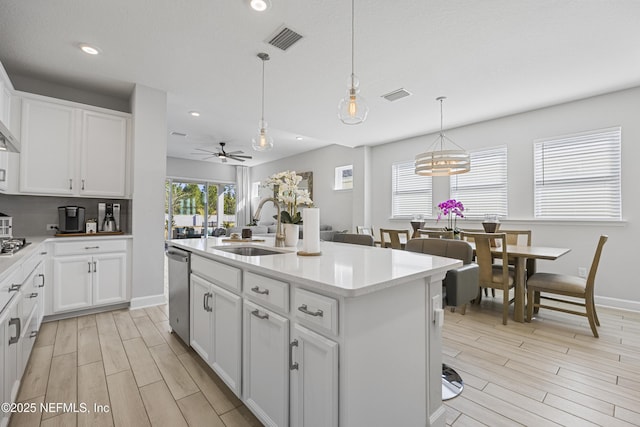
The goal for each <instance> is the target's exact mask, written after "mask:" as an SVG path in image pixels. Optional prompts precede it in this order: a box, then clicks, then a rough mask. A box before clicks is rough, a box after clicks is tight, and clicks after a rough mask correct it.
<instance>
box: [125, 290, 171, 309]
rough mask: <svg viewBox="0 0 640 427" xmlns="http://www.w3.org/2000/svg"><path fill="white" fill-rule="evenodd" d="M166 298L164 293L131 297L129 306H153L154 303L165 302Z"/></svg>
mask: <svg viewBox="0 0 640 427" xmlns="http://www.w3.org/2000/svg"><path fill="white" fill-rule="evenodd" d="M166 303H167V298H166V297H165V296H164V294H159V295H149V296H146V297H138V298H131V308H132V309H135V308H145V307H153V306H154V305H161V304H166Z"/></svg>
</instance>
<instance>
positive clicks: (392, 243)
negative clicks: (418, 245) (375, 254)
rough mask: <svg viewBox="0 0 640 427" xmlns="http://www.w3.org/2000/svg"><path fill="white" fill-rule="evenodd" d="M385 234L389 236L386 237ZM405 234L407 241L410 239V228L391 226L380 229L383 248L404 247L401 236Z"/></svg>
mask: <svg viewBox="0 0 640 427" xmlns="http://www.w3.org/2000/svg"><path fill="white" fill-rule="evenodd" d="M385 235H386V237H387V238H385ZM401 235H404V236H405V243H406V242H408V241H409V236H410V235H411V234H410V233H409V230H394V229H389V228H381V229H380V246H381V247H383V248H388V247H390V248H391V249H403V243H402V241H401V240H400V236H401Z"/></svg>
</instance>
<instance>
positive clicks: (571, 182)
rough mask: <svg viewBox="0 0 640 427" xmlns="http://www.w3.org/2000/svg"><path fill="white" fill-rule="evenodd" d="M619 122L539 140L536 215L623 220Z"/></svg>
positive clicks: (539, 216) (536, 167) (536, 165)
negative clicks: (603, 127)
mask: <svg viewBox="0 0 640 427" xmlns="http://www.w3.org/2000/svg"><path fill="white" fill-rule="evenodd" d="M621 140H622V129H621V128H620V127H616V128H609V129H600V130H595V131H590V132H583V133H579V134H574V135H567V136H561V137H555V138H547V139H539V140H535V141H534V162H535V163H534V168H535V203H534V205H535V217H536V218H558V219H617V220H620V219H622V198H621V178H620V174H621V168H620V163H621Z"/></svg>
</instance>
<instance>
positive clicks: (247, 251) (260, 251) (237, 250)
mask: <svg viewBox="0 0 640 427" xmlns="http://www.w3.org/2000/svg"><path fill="white" fill-rule="evenodd" d="M215 249H216V250H218V251H223V252H230V253H232V254H236V255H243V256H263V255H280V254H283V253H285V252H279V251H272V250H271V249H265V248H258V247H256V246H230V247H216V248H215Z"/></svg>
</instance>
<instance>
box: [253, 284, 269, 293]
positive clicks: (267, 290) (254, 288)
mask: <svg viewBox="0 0 640 427" xmlns="http://www.w3.org/2000/svg"><path fill="white" fill-rule="evenodd" d="M251 290H252V291H253V292H255V293H256V294H260V295H269V289H265V290H264V291H261V290H260V288H259V287H257V286H254V287H253V288H251Z"/></svg>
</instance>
